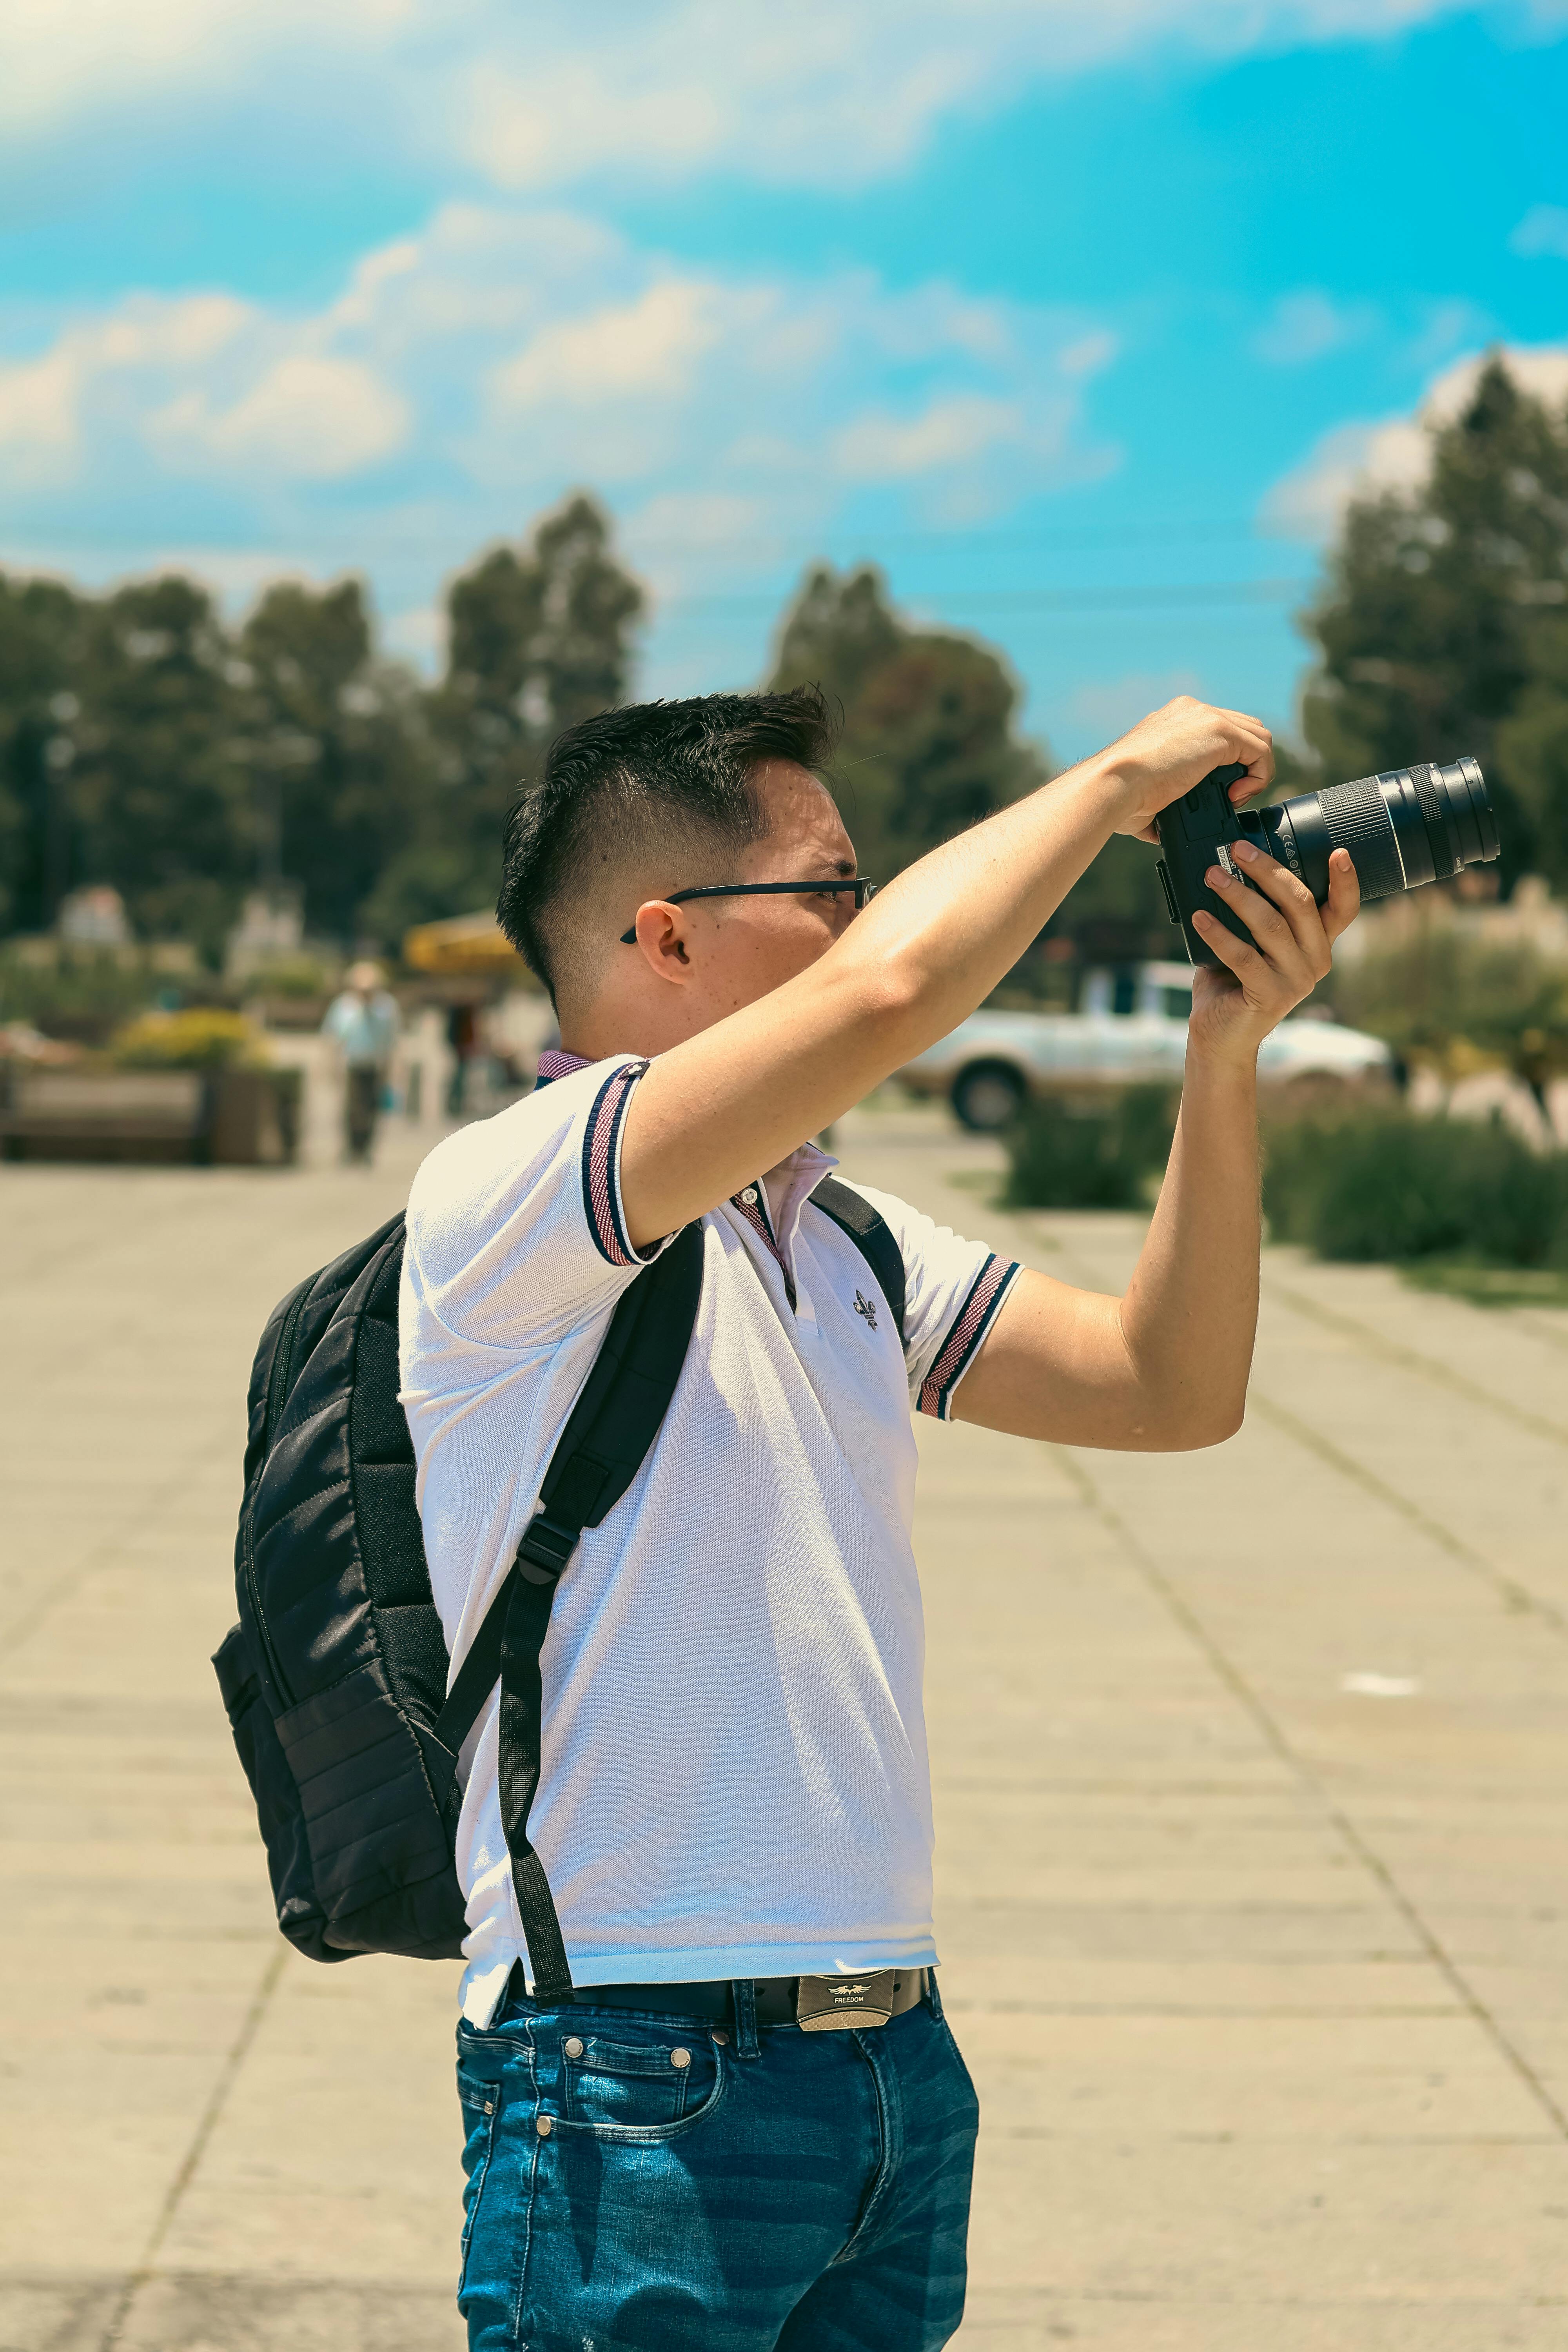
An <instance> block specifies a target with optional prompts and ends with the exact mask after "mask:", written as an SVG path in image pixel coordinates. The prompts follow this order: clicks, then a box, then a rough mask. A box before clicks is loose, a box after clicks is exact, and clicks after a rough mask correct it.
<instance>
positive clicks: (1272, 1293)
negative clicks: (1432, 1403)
mask: <svg viewBox="0 0 1568 2352" xmlns="http://www.w3.org/2000/svg"><path fill="white" fill-rule="evenodd" d="M1263 1296H1264V1297H1265V1298H1266V1299H1269V1300H1275V1299H1277V1300H1279V1303H1280V1304H1281V1305H1282V1306H1284V1307H1289V1309H1290V1311H1291V1312H1292V1313H1293V1314H1296V1315H1300V1316H1301V1317H1303V1318H1305V1320H1306V1321H1307V1322H1309V1323H1316V1324H1319V1325H1321V1328H1323V1329H1324V1330H1325V1331H1337V1332H1338V1333H1339V1334H1340V1335H1341V1337H1342V1338H1343V1339H1349V1340H1350V1341H1351V1342H1352V1345H1353V1346H1355V1347H1358V1348H1363V1349H1365V1351H1366V1352H1367V1354H1368V1355H1372V1356H1379V1357H1381V1358H1382V1360H1383V1361H1384V1363H1386V1364H1395V1365H1397V1366H1398V1368H1399V1369H1400V1370H1401V1371H1406V1372H1414V1373H1415V1376H1416V1377H1417V1379H1419V1380H1425V1381H1432V1382H1433V1384H1434V1385H1435V1386H1436V1387H1437V1388H1444V1389H1448V1390H1451V1391H1453V1393H1454V1394H1455V1395H1456V1396H1462V1397H1467V1398H1468V1400H1469V1402H1471V1403H1472V1404H1479V1405H1484V1406H1485V1407H1486V1409H1487V1411H1488V1412H1495V1413H1497V1414H1499V1415H1500V1417H1501V1418H1502V1419H1503V1420H1504V1421H1511V1422H1514V1423H1517V1424H1518V1426H1519V1427H1520V1428H1521V1429H1527V1430H1529V1431H1530V1432H1531V1435H1532V1436H1535V1437H1544V1438H1545V1439H1546V1440H1547V1441H1548V1443H1549V1444H1552V1445H1562V1446H1568V1429H1564V1428H1563V1426H1562V1424H1561V1423H1558V1422H1555V1421H1548V1419H1547V1418H1546V1416H1545V1414H1544V1413H1540V1412H1528V1411H1526V1410H1524V1409H1523V1408H1522V1407H1521V1406H1519V1405H1516V1404H1510V1403H1509V1402H1507V1401H1506V1400H1505V1399H1504V1398H1502V1397H1500V1396H1496V1395H1494V1394H1493V1392H1492V1391H1491V1390H1490V1389H1486V1388H1483V1387H1482V1386H1481V1384H1480V1382H1479V1381H1470V1380H1467V1379H1466V1377H1465V1375H1464V1373H1463V1372H1456V1371H1454V1370H1451V1369H1450V1368H1449V1367H1448V1366H1447V1364H1441V1363H1439V1362H1438V1361H1437V1360H1436V1357H1435V1356H1427V1355H1424V1354H1423V1353H1422V1352H1421V1350H1420V1349H1418V1348H1405V1347H1402V1346H1401V1345H1400V1343H1399V1342H1398V1340H1396V1339H1384V1337H1383V1335H1382V1333H1381V1332H1378V1331H1374V1330H1373V1328H1372V1327H1371V1325H1370V1324H1366V1323H1362V1322H1359V1321H1358V1320H1357V1319H1356V1318H1355V1317H1354V1316H1353V1315H1343V1314H1342V1313H1341V1312H1340V1310H1339V1309H1338V1307H1322V1306H1320V1305H1319V1303H1318V1301H1317V1300H1316V1299H1315V1298H1308V1297H1305V1296H1304V1294H1303V1293H1302V1292H1300V1291H1299V1290H1292V1289H1291V1288H1290V1287H1289V1285H1288V1284H1286V1283H1282V1282H1266V1283H1265V1284H1264V1286H1263ZM1474 1311H1477V1312H1479V1311H1480V1310H1479V1309H1477V1310H1474Z"/></svg>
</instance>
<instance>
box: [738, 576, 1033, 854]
mask: <svg viewBox="0 0 1568 2352" xmlns="http://www.w3.org/2000/svg"><path fill="white" fill-rule="evenodd" d="M772 683H773V686H774V687H776V688H782V687H790V686H799V685H803V684H814V685H817V686H820V687H821V688H823V690H824V692H825V693H826V694H828V695H830V696H833V697H836V698H837V700H838V701H839V702H840V703H841V704H842V706H843V710H844V732H843V736H842V739H841V740H840V743H839V748H838V753H837V760H836V762H835V769H836V780H837V784H838V787H839V792H840V797H841V799H842V802H843V804H844V813H845V821H846V823H847V824H848V826H849V830H850V832H851V834H852V835H853V836H854V840H855V845H856V849H857V852H858V856H859V860H860V865H861V868H862V870H863V871H864V872H866V873H868V874H869V875H871V876H873V877H874V878H875V879H876V880H878V881H879V882H885V881H888V880H889V879H890V878H891V877H892V876H893V875H895V874H897V873H900V872H901V871H902V869H903V868H904V867H905V866H909V865H911V864H912V863H913V861H914V860H915V859H916V858H917V857H921V856H924V854H925V852H926V851H927V850H928V849H932V848H934V847H935V846H936V845H937V843H938V842H942V841H948V840H951V839H952V835H954V834H957V833H962V832H963V830H964V828H965V827H966V826H968V825H971V824H976V823H978V821H979V820H980V818H982V817H984V816H989V815H990V814H991V813H992V811H993V810H994V809H998V808H1001V807H1003V806H1004V805H1005V803H1007V802H1009V801H1013V800H1016V799H1017V798H1018V796H1019V795H1020V793H1026V792H1029V791H1032V790H1033V788H1034V786H1035V785H1036V784H1039V783H1043V782H1045V780H1046V778H1047V775H1048V774H1049V772H1050V771H1049V769H1048V767H1047V764H1046V761H1045V760H1044V758H1043V757H1042V755H1041V753H1040V751H1038V750H1037V748H1036V747H1035V746H1034V745H1033V744H1031V743H1028V742H1026V741H1023V740H1020V739H1019V737H1018V736H1017V735H1016V733H1015V731H1014V720H1015V716H1016V708H1017V699H1018V697H1017V688H1016V686H1015V684H1014V682H1013V679H1012V677H1010V676H1009V674H1008V672H1007V670H1006V668H1005V665H1004V664H1003V661H1002V659H1001V656H999V655H997V654H995V653H994V652H993V651H992V650H991V649H990V647H989V646H980V645H976V644H975V643H974V642H973V639H971V638H969V637H959V636H952V635H948V634H947V633H945V632H943V631H939V630H934V629H912V628H910V627H909V626H908V625H906V624H905V623H904V622H903V621H901V620H900V618H899V616H898V614H896V613H895V612H894V611H893V609H892V607H891V606H890V604H889V602H888V598H887V591H886V588H885V585H884V583H883V581H882V578H881V575H880V574H879V572H875V571H873V570H872V569H870V567H869V566H863V567H862V568H861V569H860V570H858V571H857V572H849V573H847V574H846V575H840V574H838V573H836V572H833V571H831V570H830V569H829V568H828V566H826V564H820V565H818V566H816V569H815V570H813V571H812V572H809V573H808V574H807V576H806V579H805V583H804V584H803V586H802V588H801V591H800V593H799V595H798V596H797V597H796V599H795V604H794V605H793V607H792V608H791V610H790V612H789V614H788V615H787V616H786V618H785V621H784V631H783V635H782V636H781V638H780V642H779V650H778V658H777V661H776V663H775V665H774V669H773V679H772Z"/></svg>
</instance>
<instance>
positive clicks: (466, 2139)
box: [458, 2066, 501, 2295]
mask: <svg viewBox="0 0 1568 2352" xmlns="http://www.w3.org/2000/svg"><path fill="white" fill-rule="evenodd" d="M458 2098H459V2099H460V2100H461V2101H462V2103H463V2242H462V2247H461V2250H460V2252H459V2254H458V2294H459V2295H460V2294H462V2292H463V2290H464V2288H465V2287H466V2286H467V2284H468V2255H469V2252H470V2250H471V2248H472V2245H473V2242H474V2222H475V2221H476V2219H477V2217H478V2214H479V2200H480V2198H481V2197H482V2196H483V2195H484V2190H485V2181H486V2179H487V2178H488V2176H489V2168H490V2162H491V2159H492V2158H493V2157H494V2155H495V2145H496V2125H497V2122H498V2120H499V2118H500V2106H501V2085H500V2084H499V2083H489V2082H486V2081H484V2080H483V2079H482V2078H481V2077H480V2076H479V2075H476V2074H469V2073H468V2069H467V2068H466V2067H464V2066H459V2067H458Z"/></svg>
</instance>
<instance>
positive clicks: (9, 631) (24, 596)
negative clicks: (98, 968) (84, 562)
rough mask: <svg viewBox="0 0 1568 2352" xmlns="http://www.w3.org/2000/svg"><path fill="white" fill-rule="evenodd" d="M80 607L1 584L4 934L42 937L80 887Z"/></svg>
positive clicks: (42, 584) (17, 584) (0, 888)
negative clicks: (71, 890)
mask: <svg viewBox="0 0 1568 2352" xmlns="http://www.w3.org/2000/svg"><path fill="white" fill-rule="evenodd" d="M82 623H83V607H82V604H81V601H80V599H79V598H78V597H76V596H74V595H73V594H72V593H71V592H70V590H69V589H68V588H64V587H61V586H59V585H58V583H56V582H54V581H50V580H18V581H12V580H7V579H5V578H4V577H3V576H0V932H3V931H6V930H12V929H16V930H42V929H45V928H47V925H48V923H49V921H50V920H51V919H52V917H53V914H54V908H55V904H56V902H57V901H58V898H60V896H61V895H62V893H63V892H64V891H65V890H67V889H68V887H70V884H71V882H72V881H73V880H75V879H77V878H79V877H77V876H76V875H74V874H73V872H72V859H71V849H72V844H71V838H70V835H71V823H70V801H69V789H70V786H69V770H70V767H71V765H72V763H73V762H74V761H75V758H76V746H75V743H74V741H73V740H72V738H71V735H70V733H69V731H68V730H69V723H70V721H71V720H72V719H75V718H76V716H77V715H78V709H79V705H78V700H77V697H76V695H75V693H74V691H73V690H72V689H73V687H74V683H75V680H76V677H77V675H78V671H79V667H80V661H81V636H82Z"/></svg>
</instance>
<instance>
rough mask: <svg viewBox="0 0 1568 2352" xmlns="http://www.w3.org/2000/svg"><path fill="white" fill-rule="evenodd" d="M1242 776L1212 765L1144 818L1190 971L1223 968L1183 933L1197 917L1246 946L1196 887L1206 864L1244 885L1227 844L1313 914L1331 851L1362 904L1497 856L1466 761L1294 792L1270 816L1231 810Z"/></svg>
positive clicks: (1479, 787) (1238, 922) (1477, 781)
mask: <svg viewBox="0 0 1568 2352" xmlns="http://www.w3.org/2000/svg"><path fill="white" fill-rule="evenodd" d="M1246 773H1247V770H1246V769H1245V768H1244V767H1234V768H1215V770H1214V771H1213V772H1212V774H1209V775H1206V776H1205V778H1204V780H1203V782H1202V783H1201V784H1198V785H1195V786H1194V789H1193V790H1192V791H1191V792H1190V793H1185V794H1184V796H1183V798H1182V799H1181V800H1179V801H1173V802H1172V803H1171V805H1170V807H1169V808H1167V809H1163V810H1162V811H1161V813H1160V815H1159V817H1158V818H1157V819H1156V821H1155V825H1156V830H1157V832H1158V833H1159V835H1160V846H1161V848H1162V850H1163V852H1164V855H1163V857H1162V858H1161V859H1160V882H1161V886H1162V887H1163V890H1164V893H1165V904H1166V907H1167V908H1169V910H1170V916H1171V920H1172V922H1173V923H1178V924H1180V926H1181V930H1182V937H1183V938H1184V940H1185V941H1186V944H1187V953H1188V955H1189V956H1190V957H1191V959H1192V961H1193V962H1194V963H1195V964H1205V965H1206V966H1207V967H1208V968H1209V969H1210V970H1211V971H1219V970H1221V969H1222V968H1223V967H1222V966H1221V964H1220V960H1219V958H1218V956H1216V955H1215V952H1214V950H1213V949H1212V948H1210V947H1207V946H1205V943H1204V941H1203V940H1202V939H1201V938H1200V936H1199V935H1198V933H1197V932H1196V931H1195V930H1194V929H1193V917H1194V914H1195V913H1196V912H1197V910H1198V909H1199V908H1203V909H1204V910H1205V912H1206V913H1208V914H1211V915H1215V916H1217V917H1218V919H1219V920H1220V921H1221V922H1222V923H1223V924H1224V925H1225V927H1226V929H1227V930H1230V931H1234V932H1235V933H1236V936H1237V939H1241V940H1247V942H1248V943H1249V944H1251V943H1252V934H1251V932H1250V931H1249V930H1248V929H1247V926H1246V924H1245V923H1244V922H1243V921H1242V919H1241V918H1240V916H1239V915H1237V914H1235V913H1233V912H1232V910H1231V908H1229V907H1227V906H1226V904H1225V901H1224V900H1223V899H1222V898H1216V897H1215V894H1214V892H1213V891H1212V890H1208V889H1205V887H1204V876H1205V873H1206V872H1207V871H1208V869H1209V867H1210V866H1224V867H1225V869H1226V872H1227V873H1229V874H1234V875H1237V877H1239V878H1240V879H1241V880H1242V881H1243V882H1247V876H1246V874H1245V872H1243V870H1242V868H1241V867H1240V866H1238V865H1237V863H1236V861H1235V860H1234V858H1233V857H1232V856H1231V854H1230V845H1231V843H1232V842H1233V841H1250V842H1254V843H1256V845H1257V846H1258V848H1259V849H1261V850H1264V851H1265V852H1266V853H1267V854H1268V856H1270V857H1276V858H1278V859H1279V863H1280V865H1281V866H1289V869H1290V871H1291V873H1292V874H1294V875H1295V876H1296V877H1298V879H1299V880H1300V881H1302V882H1304V883H1305V884H1306V886H1307V887H1308V889H1309V890H1310V892H1311V894H1312V896H1313V898H1315V899H1316V900H1317V902H1318V904H1319V906H1320V907H1321V905H1322V904H1323V901H1324V900H1325V898H1327V897H1328V895H1329V855H1330V852H1331V851H1332V850H1335V849H1348V850H1349V851H1350V854H1351V856H1352V858H1353V859H1354V861H1355V870H1356V876H1357V878H1358V879H1359V881H1360V883H1361V895H1362V897H1363V899H1364V898H1392V897H1393V895H1394V892H1395V891H1396V890H1414V889H1415V888H1416V887H1417V886H1418V885H1419V884H1420V883H1423V882H1446V881H1447V878H1448V877H1449V876H1450V875H1451V874H1458V871H1459V869H1460V867H1461V866H1485V865H1489V863H1490V861H1491V860H1492V859H1493V858H1494V857H1495V856H1497V854H1498V831H1497V819H1496V818H1495V817H1494V816H1493V814H1492V805H1491V801H1490V799H1489V796H1488V793H1487V787H1486V779H1485V778H1484V777H1483V776H1482V774H1481V772H1480V768H1479V764H1478V762H1477V761H1474V760H1472V759H1470V758H1468V756H1467V757H1466V758H1464V759H1460V760H1450V761H1448V762H1447V765H1446V766H1443V767H1434V766H1432V765H1430V764H1427V765H1425V766H1421V767H1415V768H1389V769H1385V770H1384V772H1383V773H1382V774H1381V775H1376V776H1358V777H1356V778H1355V780H1354V782H1352V783H1348V784H1330V785H1328V786H1327V787H1326V789H1325V790H1324V791H1322V792H1321V793H1298V794H1297V796H1296V798H1295V799H1294V800H1290V801H1280V802H1279V803H1277V804H1276V805H1275V806H1274V807H1272V808H1243V809H1237V808H1236V807H1235V806H1234V805H1233V804H1232V802H1231V798H1230V790H1229V788H1230V786H1231V785H1232V784H1234V783H1235V782H1237V778H1238V777H1241V776H1245V775H1246ZM1247 887H1248V888H1249V889H1251V888H1254V887H1256V885H1254V884H1252V883H1247Z"/></svg>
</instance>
